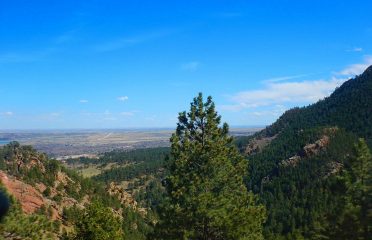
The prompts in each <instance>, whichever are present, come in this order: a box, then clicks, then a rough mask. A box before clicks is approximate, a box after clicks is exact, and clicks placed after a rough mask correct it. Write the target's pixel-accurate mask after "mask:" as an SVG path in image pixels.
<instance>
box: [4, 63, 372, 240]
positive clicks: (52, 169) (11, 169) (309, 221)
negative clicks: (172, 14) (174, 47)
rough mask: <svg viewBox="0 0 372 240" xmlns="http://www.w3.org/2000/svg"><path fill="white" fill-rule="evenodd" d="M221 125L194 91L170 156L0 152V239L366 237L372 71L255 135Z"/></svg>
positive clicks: (371, 199) (153, 152)
mask: <svg viewBox="0 0 372 240" xmlns="http://www.w3.org/2000/svg"><path fill="white" fill-rule="evenodd" d="M220 121H221V116H219V115H218V113H217V112H216V111H215V106H214V103H213V101H212V98H211V97H208V98H207V101H206V102H203V97H202V94H199V96H198V97H197V98H194V101H193V102H192V103H191V108H190V112H181V113H180V115H179V122H178V125H177V129H176V131H175V133H174V134H173V136H172V138H171V143H172V145H171V148H152V149H137V150H132V151H112V152H108V153H105V154H103V155H102V156H100V157H99V158H98V159H96V158H80V159H70V160H67V161H66V162H65V165H62V164H61V162H58V161H56V160H53V159H49V158H48V157H47V156H46V155H45V154H42V153H38V152H37V151H35V150H34V149H33V148H32V147H31V146H21V145H20V144H19V143H17V142H12V143H10V144H8V145H5V146H4V147H1V148H0V180H1V189H2V191H3V192H6V194H7V196H8V198H9V201H10V202H11V207H10V210H9V212H8V214H7V215H6V216H5V217H4V218H3V219H0V239H3V238H4V239H229V240H230V239H254V240H256V239H268V240H271V239H273V240H274V239H279V240H281V239H288V240H290V239H314V240H315V239H330V240H338V239H352V240H354V239H355V240H356V239H363V240H367V239H370V236H372V228H371V224H370V223H371V222H372V205H371V203H372V155H371V151H370V147H371V146H372V67H369V68H368V69H367V70H366V71H365V72H364V73H363V74H362V75H360V76H357V77H355V78H354V79H351V80H349V81H347V82H345V83H344V84H343V85H342V86H340V87H339V88H338V89H336V90H335V92H334V93H332V94H331V95H330V96H329V97H327V98H325V99H324V100H321V101H319V102H317V103H315V104H313V105H310V106H307V107H302V108H294V109H291V110H289V111H287V112H286V113H284V114H283V115H282V116H281V117H280V118H279V119H278V120H277V121H276V122H275V123H273V124H272V125H270V126H268V127H267V128H265V129H264V130H262V131H260V132H258V133H256V134H255V135H253V136H249V137H238V138H232V137H231V136H229V135H228V132H229V128H228V125H227V124H221V122H220ZM87 169H89V170H91V169H94V170H95V171H96V172H97V173H96V174H94V175H90V176H89V177H83V175H82V174H81V173H82V172H83V171H85V170H87Z"/></svg>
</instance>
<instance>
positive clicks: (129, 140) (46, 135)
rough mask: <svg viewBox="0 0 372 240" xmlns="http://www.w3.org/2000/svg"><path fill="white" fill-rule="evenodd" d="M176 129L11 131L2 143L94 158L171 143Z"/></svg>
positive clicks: (245, 130) (0, 137)
mask: <svg viewBox="0 0 372 240" xmlns="http://www.w3.org/2000/svg"><path fill="white" fill-rule="evenodd" d="M260 129H262V128H260V127H241V128H232V129H231V130H230V133H231V135H233V136H248V135H251V134H253V133H254V132H256V131H259V130H260ZM173 132H174V129H103V130H94V129H93V130H7V131H0V145H3V144H6V143H8V142H10V141H18V142H20V143H21V144H24V145H32V146H34V147H35V148H36V149H37V150H39V151H42V152H45V153H47V154H48V155H49V156H51V157H55V158H58V159H66V158H76V157H79V156H89V157H94V156H97V155H98V154H101V153H104V152H108V151H111V150H115V149H122V150H129V149H137V148H149V147H164V146H169V138H170V136H171V134H172V133H173Z"/></svg>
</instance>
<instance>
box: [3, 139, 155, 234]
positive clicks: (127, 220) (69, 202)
mask: <svg viewBox="0 0 372 240" xmlns="http://www.w3.org/2000/svg"><path fill="white" fill-rule="evenodd" d="M0 186H1V189H3V190H4V191H5V192H7V194H8V195H10V196H11V200H10V202H11V207H10V210H9V213H8V214H7V216H5V217H4V218H3V219H1V222H0V238H1V239H3V238H5V239H122V237H123V236H124V235H125V236H126V239H143V238H144V237H145V234H146V231H149V229H148V227H147V223H146V222H147V221H150V219H149V218H148V217H150V218H151V216H149V215H148V214H147V213H146V212H140V211H139V210H140V209H139V208H138V207H137V205H136V204H135V201H133V200H131V199H130V196H128V195H125V196H127V198H125V199H123V198H122V197H120V196H119V194H116V193H115V192H113V191H112V189H110V188H109V186H107V185H105V184H102V183H99V182H95V181H92V180H91V179H89V178H83V177H81V176H80V175H79V174H78V173H77V172H75V171H73V170H69V169H67V168H65V167H64V166H63V165H62V164H61V163H60V162H58V161H56V160H52V159H49V158H48V157H47V156H46V155H45V154H41V153H38V152H37V151H36V150H35V149H33V148H32V147H31V146H21V145H20V144H19V143H17V142H12V143H10V144H8V145H5V146H4V147H2V148H0ZM87 216H88V217H87ZM89 236H92V237H91V238H90V237H89ZM93 236H94V237H93Z"/></svg>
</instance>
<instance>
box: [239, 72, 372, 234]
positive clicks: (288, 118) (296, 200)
mask: <svg viewBox="0 0 372 240" xmlns="http://www.w3.org/2000/svg"><path fill="white" fill-rule="evenodd" d="M358 138H364V139H366V140H367V142H368V143H369V145H370V146H371V145H372V142H371V140H372V67H369V68H368V69H367V70H366V71H365V72H364V73H363V74H362V75H360V76H357V77H355V78H354V79H351V80H349V81H347V82H345V83H344V84H343V85H342V86H341V87H339V88H338V89H336V90H335V92H334V93H332V94H331V96H329V97H327V98H325V99H324V100H321V101H319V102H317V103H315V104H313V105H310V106H308V107H303V108H294V109H291V110H289V111H287V112H286V113H284V114H283V115H282V116H281V117H280V118H279V119H278V120H277V121H276V122H275V123H273V124H272V125H271V126H268V127H267V128H266V129H264V130H263V131H261V132H259V133H257V134H255V135H254V136H252V137H250V138H248V139H245V141H246V143H247V144H246V145H245V147H244V146H243V147H242V146H241V147H240V149H241V151H242V152H244V153H245V154H247V156H248V159H249V163H250V164H249V172H250V175H249V176H248V178H247V186H248V188H249V189H252V190H253V191H254V192H255V193H259V195H260V199H261V201H262V203H264V204H265V206H266V207H267V209H268V219H267V221H266V224H265V235H266V238H267V239H281V238H283V239H303V238H305V239H368V238H366V236H367V235H368V236H371V235H369V234H371V228H370V226H369V227H366V224H367V222H366V221H367V219H368V221H369V222H371V215H370V213H371V209H372V208H371V205H370V204H367V205H366V201H367V200H368V201H369V202H371V182H367V181H364V182H363V183H360V182H358V180H357V179H358V177H362V179H363V178H369V179H370V178H371V173H372V169H371V161H372V159H371V158H370V157H369V158H368V157H367V159H368V160H366V162H367V163H368V164H367V163H365V162H364V163H363V162H360V159H361V158H362V157H361V155H360V149H359V148H365V149H366V148H367V145H363V144H362V143H363V140H358ZM358 141H361V142H362V143H360V142H359V143H358ZM361 144H362V145H363V147H361ZM240 145H243V144H242V143H241V144H240ZM358 151H359V152H358ZM365 155H366V156H368V153H365ZM358 159H359V160H358ZM357 169H363V170H362V171H363V172H364V173H365V175H366V176H361V175H359V176H358V173H356V172H358V170H357ZM359 174H361V173H359ZM350 176H353V179H350ZM358 184H360V185H358ZM355 188H359V191H361V192H362V193H361V192H359V193H360V194H362V195H363V196H362V197H360V198H359V199H355V198H357V196H354V195H353V194H356V193H355V192H353V191H352V189H354V190H355ZM367 189H368V190H367ZM368 191H369V192H368ZM351 209H352V210H351ZM361 209H362V210H361ZM366 211H367V212H369V215H368V216H364V215H363V214H365V213H363V212H366ZM351 226H352V227H351Z"/></svg>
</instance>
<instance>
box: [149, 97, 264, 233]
mask: <svg viewBox="0 0 372 240" xmlns="http://www.w3.org/2000/svg"><path fill="white" fill-rule="evenodd" d="M178 119H179V122H178V124H177V129H176V132H175V133H174V134H173V135H172V137H171V143H172V147H171V148H172V149H171V153H172V155H173V157H174V160H172V162H171V163H170V164H169V172H170V174H169V176H168V177H167V178H166V181H165V182H166V189H167V194H168V200H167V202H166V203H165V204H164V211H162V212H161V214H160V218H161V220H160V222H159V224H158V225H157V228H156V230H157V231H158V234H159V236H160V237H159V238H161V239H165V238H169V239H255V240H256V239H262V234H261V232H262V224H263V222H264V220H265V209H264V207H263V206H261V205H257V204H256V198H255V196H254V195H253V194H252V193H250V192H248V191H247V189H246V186H245V185H244V183H243V176H245V175H246V169H247V161H246V160H245V159H244V158H243V157H242V156H241V155H240V154H239V152H238V150H237V149H236V148H235V147H234V146H233V143H232V142H233V139H232V137H230V136H229V135H228V125H227V124H226V123H224V124H223V126H222V127H220V122H221V116H219V115H218V114H217V112H216V111H215V104H214V103H213V101H212V98H211V97H208V99H207V101H206V102H205V103H204V102H203V97H202V94H201V93H200V94H199V96H198V97H196V98H194V101H193V102H192V103H191V108H190V112H188V113H186V112H182V113H180V114H179V117H178Z"/></svg>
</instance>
